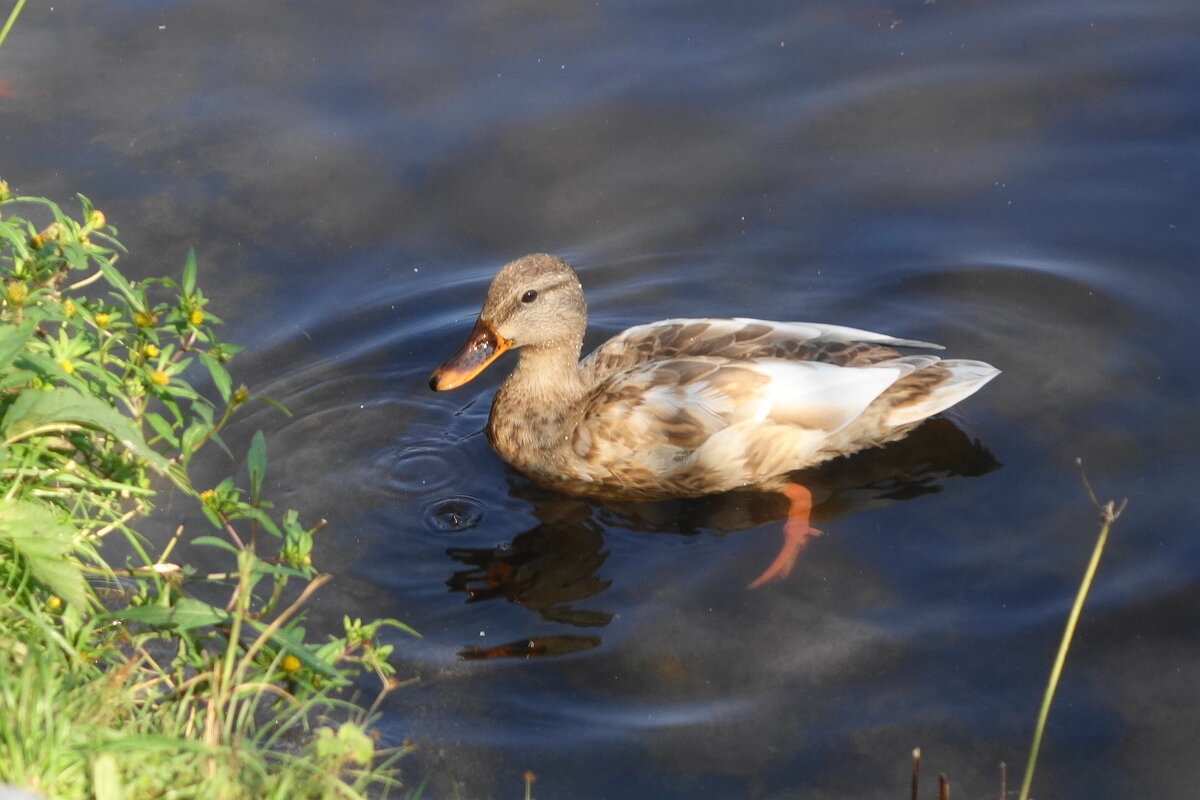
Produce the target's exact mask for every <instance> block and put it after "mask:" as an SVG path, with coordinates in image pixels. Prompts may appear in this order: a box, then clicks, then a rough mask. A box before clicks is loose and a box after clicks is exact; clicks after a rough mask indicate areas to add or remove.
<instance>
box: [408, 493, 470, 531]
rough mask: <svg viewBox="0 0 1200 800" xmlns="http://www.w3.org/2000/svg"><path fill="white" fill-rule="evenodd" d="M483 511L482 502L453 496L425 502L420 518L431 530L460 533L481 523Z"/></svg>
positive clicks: (467, 497)
mask: <svg viewBox="0 0 1200 800" xmlns="http://www.w3.org/2000/svg"><path fill="white" fill-rule="evenodd" d="M485 510H486V506H485V505H484V503H483V501H482V500H478V499H476V498H474V497H470V496H469V495H453V496H451V497H445V498H441V499H435V500H430V501H427V502H426V503H425V504H424V506H423V507H422V509H421V518H422V519H424V520H425V524H426V525H427V526H428V527H430V528H431V529H433V530H436V531H442V532H444V533H461V532H462V531H469V530H471V529H472V528H474V527H476V526H477V525H479V523H481V522H483V517H484V513H485Z"/></svg>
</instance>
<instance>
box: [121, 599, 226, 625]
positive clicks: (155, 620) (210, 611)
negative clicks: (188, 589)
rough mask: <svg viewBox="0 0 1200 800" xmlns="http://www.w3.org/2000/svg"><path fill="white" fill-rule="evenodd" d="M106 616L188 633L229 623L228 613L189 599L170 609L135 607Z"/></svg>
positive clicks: (180, 600)
mask: <svg viewBox="0 0 1200 800" xmlns="http://www.w3.org/2000/svg"><path fill="white" fill-rule="evenodd" d="M108 616H109V618H111V619H120V620H124V621H126V622H142V623H145V624H146V625H153V626H155V627H156V628H169V629H171V630H174V631H188V630H192V629H194V628H203V627H205V626H207V625H224V624H225V623H227V622H229V617H230V615H229V612H227V611H223V610H222V609H219V608H217V607H215V606H210V605H209V604H208V603H204V602H201V601H200V600H196V599H194V598H191V597H181V598H179V600H177V601H176V602H175V605H173V606H170V607H163V606H136V607H134V608H125V609H121V610H120V611H114V612H112V613H111V614H109V615H108Z"/></svg>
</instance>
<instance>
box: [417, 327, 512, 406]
mask: <svg viewBox="0 0 1200 800" xmlns="http://www.w3.org/2000/svg"><path fill="white" fill-rule="evenodd" d="M511 346H512V342H510V341H508V340H507V339H504V338H503V337H501V336H500V335H499V334H498V333H496V331H495V330H493V328H492V326H491V325H489V324H488V323H486V322H484V321H483V320H479V321H478V322H476V323H475V328H474V329H473V330H472V331H471V335H470V336H468V337H467V340H466V341H465V342H463V345H462V347H460V348H458V352H457V353H455V354H454V355H452V356H450V358H449V359H448V360H447V361H446V363H445V364H442V365H441V366H440V367H438V368H437V369H435V370H434V371H433V374H432V375H431V376H429V388H430V389H433V390H434V391H435V392H444V391H446V390H447V389H457V388H458V387H459V386H462V385H463V384H464V383H466V382H467V381H469V380H471V379H472V378H474V377H475V376H476V375H478V374H479V373H481V372H483V370H484V368H486V367H487V365H488V364H490V363H492V362H493V361H495V360H496V359H497V358H499V356H500V354H501V353H503V352H504V351H505V350H507V349H508V348H509V347H511Z"/></svg>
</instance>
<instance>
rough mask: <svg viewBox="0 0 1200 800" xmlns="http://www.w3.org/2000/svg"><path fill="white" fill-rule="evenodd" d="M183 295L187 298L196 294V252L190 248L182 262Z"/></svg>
mask: <svg viewBox="0 0 1200 800" xmlns="http://www.w3.org/2000/svg"><path fill="white" fill-rule="evenodd" d="M183 293H184V295H185V296H187V297H191V296H192V295H193V294H195V293H196V251H195V250H194V249H192V248H190V247H189V248H188V254H187V260H186V261H184V262H183Z"/></svg>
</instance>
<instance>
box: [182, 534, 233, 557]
mask: <svg viewBox="0 0 1200 800" xmlns="http://www.w3.org/2000/svg"><path fill="white" fill-rule="evenodd" d="M190 543H191V544H198V545H203V546H205V547H219V548H221V549H222V550H228V551H229V552H231V553H233V554H234V555H237V548H236V547H234V546H233V545H231V544H230V543H229V542H227V541H225V540H224V539H221V538H219V537H217V536H197V537H196V538H195V539H192V540H191V542H190Z"/></svg>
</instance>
